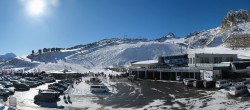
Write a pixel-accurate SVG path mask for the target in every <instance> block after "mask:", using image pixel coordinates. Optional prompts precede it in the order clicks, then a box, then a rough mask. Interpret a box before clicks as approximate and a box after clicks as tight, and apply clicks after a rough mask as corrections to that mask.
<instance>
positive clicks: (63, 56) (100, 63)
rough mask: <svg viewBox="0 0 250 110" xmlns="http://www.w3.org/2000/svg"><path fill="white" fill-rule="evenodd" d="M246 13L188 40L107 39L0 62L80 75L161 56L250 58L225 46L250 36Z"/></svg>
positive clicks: (169, 35) (232, 14)
mask: <svg viewBox="0 0 250 110" xmlns="http://www.w3.org/2000/svg"><path fill="white" fill-rule="evenodd" d="M243 12H244V13H243ZM243 12H242V11H241V10H240V11H236V12H229V13H228V14H227V15H226V16H225V18H224V19H223V20H222V21H223V22H222V25H221V26H219V27H217V28H213V29H209V30H203V31H198V32H194V33H191V34H189V35H187V36H186V37H184V38H176V36H175V35H174V34H173V33H171V32H170V33H168V34H167V35H166V36H163V37H160V38H157V39H153V40H148V39H131V38H112V39H104V40H101V41H97V42H93V43H89V44H85V45H77V46H74V47H69V48H66V49H63V50H61V51H55V52H45V53H42V54H34V55H28V56H23V57H14V56H13V55H12V57H10V58H9V59H5V60H0V66H1V67H3V66H4V67H24V68H26V70H30V69H33V68H39V69H40V70H45V71H53V70H61V69H65V68H67V69H72V70H75V71H78V72H86V71H90V70H91V71H99V70H103V69H104V68H106V67H110V66H123V65H128V64H129V62H132V61H140V60H151V59H156V58H157V57H158V56H167V55H177V54H183V53H194V52H196V53H237V54H239V57H240V58H250V57H249V56H250V55H248V54H247V53H248V52H249V49H244V50H242V49H238V50H232V48H228V47H227V46H226V44H225V41H226V40H227V39H228V38H229V37H230V36H231V35H232V34H250V23H249V21H248V18H250V17H248V16H249V14H245V13H248V12H246V11H243ZM239 13H240V14H239ZM232 16H233V18H234V19H236V18H237V20H236V21H237V22H234V21H232ZM242 16H243V17H242ZM230 17H231V18H230ZM241 19H242V20H241ZM240 21H241V22H240ZM243 21H244V22H243ZM229 22H234V23H233V25H227V24H228V23H229ZM225 23H226V24H225ZM225 25H227V28H225ZM246 51H247V52H246ZM7 56H8V55H7ZM9 56H11V55H9Z"/></svg>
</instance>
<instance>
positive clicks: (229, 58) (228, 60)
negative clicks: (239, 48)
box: [226, 57, 234, 62]
mask: <svg viewBox="0 0 250 110" xmlns="http://www.w3.org/2000/svg"><path fill="white" fill-rule="evenodd" d="M233 59H234V58H233V57H227V58H226V61H227V62H232V61H233Z"/></svg>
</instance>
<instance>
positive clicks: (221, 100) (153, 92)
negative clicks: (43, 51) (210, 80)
mask: <svg viewBox="0 0 250 110" xmlns="http://www.w3.org/2000/svg"><path fill="white" fill-rule="evenodd" d="M89 78H90V77H83V78H82V82H81V83H78V84H76V83H74V85H73V87H72V86H69V88H68V89H67V90H66V93H65V96H66V97H67V96H70V100H68V99H64V95H60V97H59V98H60V100H58V101H57V102H41V103H34V96H35V95H37V94H38V91H39V90H44V89H47V88H48V85H49V84H52V83H45V84H43V85H40V86H37V87H34V88H30V90H28V91H16V92H15V94H14V95H13V97H15V98H17V108H18V109H22V110H33V109H35V110H54V109H66V110H79V109H80V110H85V109H90V110H96V109H99V110H102V109H141V110H143V109H155V110H156V109H207V110H209V109H214V108H217V109H218V108H220V109H229V108H235V109H238V108H240V109H245V108H248V107H250V104H249V99H250V97H249V96H248V95H245V96H241V97H234V96H229V95H228V93H227V91H226V90H225V89H215V88H210V89H205V88H200V89H197V88H195V87H187V86H185V85H183V84H182V83H181V82H175V81H173V82H172V81H154V80H142V81H133V82H131V81H129V80H127V78H122V79H112V80H109V79H106V78H103V77H100V79H101V81H102V82H103V83H104V84H105V85H106V86H107V87H108V88H109V90H110V91H109V92H106V93H91V91H90V89H89V88H90V85H89V84H86V83H85V81H86V80H88V79H89ZM57 82H58V80H57ZM7 105H8V103H7Z"/></svg>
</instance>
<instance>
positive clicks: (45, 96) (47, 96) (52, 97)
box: [34, 89, 60, 103]
mask: <svg viewBox="0 0 250 110" xmlns="http://www.w3.org/2000/svg"><path fill="white" fill-rule="evenodd" d="M59 95H60V93H59V92H57V91H55V90H51V89H48V90H39V93H38V95H36V96H35V97H34V99H35V103H36V102H55V101H57V100H58V98H59Z"/></svg>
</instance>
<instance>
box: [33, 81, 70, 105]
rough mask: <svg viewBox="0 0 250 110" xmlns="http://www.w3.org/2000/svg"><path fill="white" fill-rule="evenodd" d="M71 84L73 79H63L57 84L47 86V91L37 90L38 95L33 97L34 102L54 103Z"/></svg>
mask: <svg viewBox="0 0 250 110" xmlns="http://www.w3.org/2000/svg"><path fill="white" fill-rule="evenodd" d="M73 83H74V81H73V79H65V80H61V81H59V82H57V83H53V84H49V85H48V89H46V90H39V92H38V94H37V95H36V96H35V97H34V102H35V103H37V102H55V101H57V100H58V99H59V96H60V95H62V94H64V91H65V90H67V89H68V87H69V86H70V85H72V84H73Z"/></svg>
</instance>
